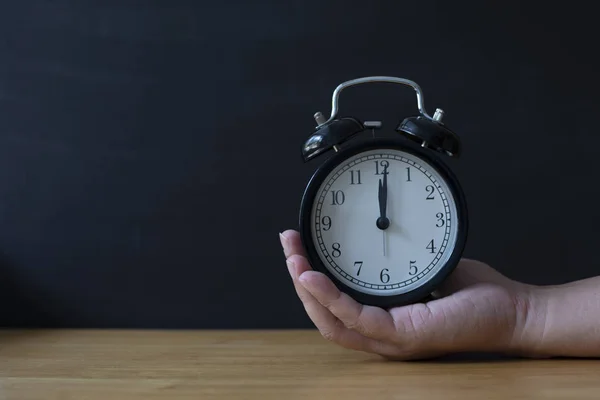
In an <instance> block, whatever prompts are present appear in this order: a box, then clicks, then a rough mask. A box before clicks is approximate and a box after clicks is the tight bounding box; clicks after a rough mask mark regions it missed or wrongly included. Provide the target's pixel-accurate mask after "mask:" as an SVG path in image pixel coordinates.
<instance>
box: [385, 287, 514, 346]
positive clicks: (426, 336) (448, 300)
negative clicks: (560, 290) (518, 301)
mask: <svg viewBox="0 0 600 400" xmlns="http://www.w3.org/2000/svg"><path fill="white" fill-rule="evenodd" d="M499 290H500V291H501V289H499V288H497V287H494V286H491V285H489V286H488V285H480V286H473V287H470V288H467V289H464V290H462V291H459V292H456V293H454V294H452V295H450V296H447V297H444V298H441V299H438V300H434V301H431V302H428V303H417V304H413V305H410V306H406V307H398V308H394V309H392V310H390V314H391V315H392V318H393V319H394V324H395V326H396V330H397V332H398V340H399V342H401V343H402V344H404V345H409V347H411V348H412V349H411V350H412V351H413V352H416V353H429V352H460V351H495V350H499V349H501V348H504V347H505V345H506V343H507V342H508V341H510V339H511V337H510V334H509V333H510V326H511V323H512V319H514V318H513V317H512V314H511V312H510V309H508V310H507V309H504V308H505V307H504V305H506V304H508V303H506V302H505V301H503V300H502V299H501V297H502V296H504V294H503V293H499ZM508 308H510V307H508Z"/></svg>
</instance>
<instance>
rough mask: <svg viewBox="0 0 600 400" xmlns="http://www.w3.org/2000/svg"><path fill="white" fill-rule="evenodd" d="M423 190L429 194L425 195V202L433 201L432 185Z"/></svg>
mask: <svg viewBox="0 0 600 400" xmlns="http://www.w3.org/2000/svg"><path fill="white" fill-rule="evenodd" d="M425 189H426V190H427V192H428V193H429V194H428V195H427V197H426V199H427V200H433V192H434V191H435V188H434V187H433V185H427V187H426V188H425Z"/></svg>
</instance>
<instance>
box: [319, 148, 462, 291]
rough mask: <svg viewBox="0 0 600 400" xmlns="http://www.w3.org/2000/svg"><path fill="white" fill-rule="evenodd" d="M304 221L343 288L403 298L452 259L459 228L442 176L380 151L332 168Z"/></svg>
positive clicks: (408, 156)
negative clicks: (308, 223)
mask: <svg viewBox="0 0 600 400" xmlns="http://www.w3.org/2000/svg"><path fill="white" fill-rule="evenodd" d="M382 212H383V213H382ZM382 214H385V215H382ZM310 220H311V224H310V230H311V232H310V234H311V236H312V241H313V244H314V247H315V250H316V254H317V256H318V257H319V258H320V260H321V261H322V263H323V265H324V266H325V268H327V269H328V270H329V272H330V273H331V274H333V275H334V276H335V277H336V278H337V279H338V280H340V281H341V282H343V283H344V284H345V285H347V286H349V287H350V288H352V289H354V290H356V291H359V292H362V293H365V294H370V295H377V296H395V295H399V294H403V293H406V292H409V291H412V290H414V289H416V288H417V287H420V286H422V285H424V284H425V283H427V282H428V281H429V280H430V279H432V278H433V277H434V276H435V275H436V274H437V273H438V272H439V271H440V269H441V268H442V267H444V265H445V264H446V263H447V262H448V260H449V258H450V257H451V256H452V253H453V250H454V248H455V246H456V242H457V237H458V229H459V226H458V221H459V218H458V215H457V204H456V199H455V198H454V197H453V192H452V191H451V190H450V188H449V186H448V182H447V181H446V180H445V179H444V177H443V175H441V174H440V173H439V172H438V170H436V169H435V168H434V167H433V166H432V165H431V164H429V163H427V162H426V161H425V160H424V159H422V158H420V157H417V156H415V155H413V154H412V153H408V152H404V151H400V150H395V149H387V148H385V149H377V150H368V151H364V152H361V153H358V154H355V155H353V156H351V157H349V158H347V159H346V160H344V161H342V162H341V163H340V164H339V165H337V166H336V167H335V168H334V169H333V170H332V171H331V172H330V173H329V174H328V175H327V176H326V177H325V178H324V180H323V181H322V183H321V185H320V187H319V188H318V190H317V191H316V195H315V199H314V202H313V206H312V210H311V218H310ZM378 220H379V222H378Z"/></svg>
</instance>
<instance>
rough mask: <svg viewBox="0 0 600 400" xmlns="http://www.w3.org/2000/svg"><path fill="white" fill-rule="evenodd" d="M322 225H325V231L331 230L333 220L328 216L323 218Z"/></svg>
mask: <svg viewBox="0 0 600 400" xmlns="http://www.w3.org/2000/svg"><path fill="white" fill-rule="evenodd" d="M321 225H323V230H324V231H328V230H330V229H331V218H330V217H327V216H325V217H323V218H321Z"/></svg>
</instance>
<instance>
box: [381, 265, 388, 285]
mask: <svg viewBox="0 0 600 400" xmlns="http://www.w3.org/2000/svg"><path fill="white" fill-rule="evenodd" d="M388 272H390V270H389V269H387V268H384V269H382V270H381V272H380V273H379V279H381V282H383V283H388V282H389V281H390V276H389V275H388Z"/></svg>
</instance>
